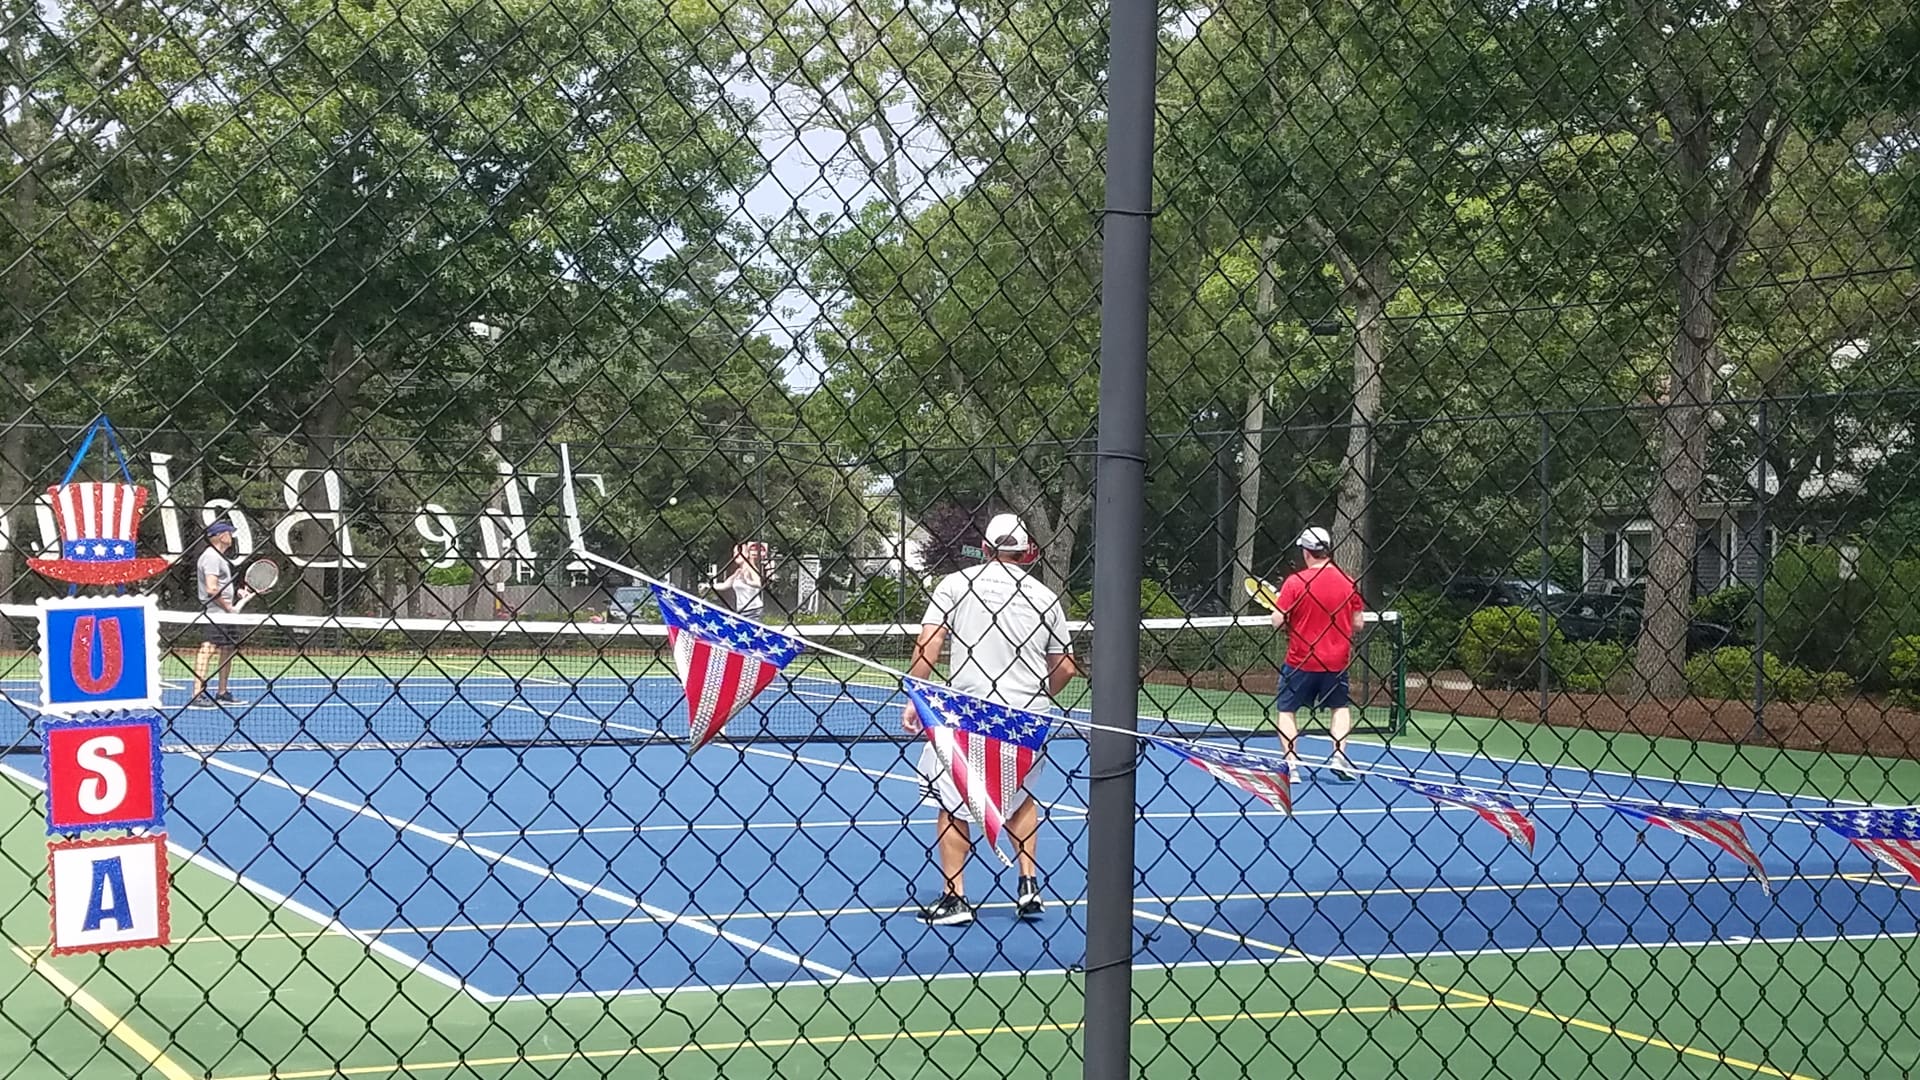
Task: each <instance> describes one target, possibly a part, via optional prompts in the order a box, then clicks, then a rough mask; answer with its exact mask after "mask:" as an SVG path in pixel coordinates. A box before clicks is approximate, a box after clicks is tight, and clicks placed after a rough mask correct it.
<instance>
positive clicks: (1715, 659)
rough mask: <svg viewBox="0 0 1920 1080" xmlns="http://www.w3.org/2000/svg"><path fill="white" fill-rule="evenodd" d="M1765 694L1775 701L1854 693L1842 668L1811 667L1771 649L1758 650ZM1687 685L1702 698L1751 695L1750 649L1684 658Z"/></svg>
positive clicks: (1734, 698)
mask: <svg viewBox="0 0 1920 1080" xmlns="http://www.w3.org/2000/svg"><path fill="white" fill-rule="evenodd" d="M1761 668H1762V671H1763V672H1764V674H1765V681H1766V689H1767V696H1768V697H1769V698H1771V699H1772V700H1775V701H1789V702H1807V701H1817V700H1821V699H1826V700H1829V701H1840V700H1843V699H1845V698H1846V697H1848V696H1849V695H1851V694H1852V693H1853V680H1852V679H1851V678H1849V677H1848V676H1847V674H1846V672H1843V671H1813V670H1810V669H1808V668H1805V667H1801V666H1800V665H1798V664H1789V663H1787V662H1786V661H1784V660H1782V659H1780V658H1779V657H1778V656H1775V655H1774V654H1773V653H1770V652H1769V653H1763V654H1761ZM1686 674H1687V689H1688V690H1690V691H1692V692H1693V693H1694V694H1695V695H1697V696H1699V697H1703V698H1721V699H1724V700H1729V701H1738V700H1746V699H1750V698H1752V697H1753V650H1751V649H1744V648H1726V649H1715V650H1713V651H1712V652H1707V653H1701V654H1700V655H1698V656H1695V657H1694V658H1693V659H1691V660H1688V661H1687V667H1686Z"/></svg>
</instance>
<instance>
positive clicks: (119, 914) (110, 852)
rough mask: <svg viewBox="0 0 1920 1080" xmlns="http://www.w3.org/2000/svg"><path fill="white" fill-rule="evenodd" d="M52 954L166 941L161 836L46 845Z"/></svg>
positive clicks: (164, 865) (164, 851)
mask: <svg viewBox="0 0 1920 1080" xmlns="http://www.w3.org/2000/svg"><path fill="white" fill-rule="evenodd" d="M47 877H48V880H49V882H50V891H51V892H52V893H53V945H52V948H50V949H49V950H48V951H49V952H50V953H52V954H53V955H55V956H62V955H65V954H68V953H86V952H106V951H108V950H110V949H132V948H138V947H140V946H145V945H165V944H167V838H166V836H165V835H163V834H158V833H156V834H155V835H152V836H138V837H126V838H122V839H113V840H69V841H66V842H64V843H52V844H48V845H47Z"/></svg>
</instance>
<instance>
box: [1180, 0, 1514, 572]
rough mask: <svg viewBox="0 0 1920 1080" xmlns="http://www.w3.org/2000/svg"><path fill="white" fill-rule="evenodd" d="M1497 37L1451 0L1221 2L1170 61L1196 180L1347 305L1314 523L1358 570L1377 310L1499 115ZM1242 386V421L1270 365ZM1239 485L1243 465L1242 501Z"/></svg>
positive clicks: (1243, 554) (1270, 247)
mask: <svg viewBox="0 0 1920 1080" xmlns="http://www.w3.org/2000/svg"><path fill="white" fill-rule="evenodd" d="M1501 29H1502V24H1501V23H1500V22H1498V21H1497V20H1496V19H1494V18H1493V17H1490V16H1488V15H1487V14H1485V13H1484V12H1483V11H1482V10H1481V9H1480V8H1479V7H1478V6H1477V5H1471V4H1465V3H1459V4H1454V3H1444V4H1434V3H1429V2H1425V0H1422V2H1418V3H1414V2H1409V3H1396V4H1392V5H1388V6H1387V7H1386V8H1382V6H1381V5H1378V4H1364V5H1363V4H1345V3H1305V2H1285V3H1280V4H1277V5H1275V4H1265V3H1261V4H1238V3H1233V4H1228V5H1225V6H1215V7H1213V8H1210V9H1209V12H1208V17H1207V18H1206V20H1205V21H1204V22H1203V23H1202V24H1201V25H1200V28H1199V30H1198V32H1197V33H1196V34H1195V36H1194V38H1193V41H1192V42H1191V43H1190V44H1189V45H1188V46H1187V47H1185V48H1182V49H1181V50H1180V52H1179V54H1178V56H1177V58H1176V66H1177V68H1178V69H1179V72H1180V77H1179V78H1178V79H1176V80H1173V81H1172V86H1173V88H1174V90H1173V93H1172V94H1171V95H1169V96H1170V98H1171V100H1170V101H1169V103H1168V106H1167V108H1168V110H1169V111H1170V113H1171V114H1172V120H1171V122H1170V124H1169V129H1170V133H1171V135H1172V138H1173V139H1174V140H1175V143H1176V145H1181V146H1186V147H1190V148H1191V149H1190V151H1189V152H1191V153H1194V154H1197V155H1204V156H1208V157H1211V158H1213V159H1215V161H1214V164H1213V167H1212V169H1211V170H1210V174H1211V175H1215V176H1220V177H1222V178H1224V179H1226V180H1227V182H1228V183H1229V184H1231V185H1232V187H1233V189H1235V193H1234V195H1233V196H1231V197H1230V198H1229V200H1228V206H1229V209H1228V211H1227V212H1228V213H1229V214H1230V215H1232V216H1234V217H1235V218H1237V221H1238V224H1239V226H1240V228H1241V230H1242V235H1247V236H1252V237H1255V238H1257V239H1255V240H1254V241H1253V242H1254V243H1255V245H1256V246H1257V247H1258V248H1259V249H1260V251H1261V252H1262V253H1263V254H1262V262H1263V264H1265V263H1267V262H1269V261H1270V256H1274V255H1277V254H1278V252H1279V246H1278V244H1277V243H1276V240H1277V239H1278V238H1288V239H1291V240H1292V241H1293V242H1294V243H1296V244H1299V245H1302V246H1303V249H1304V251H1306V252H1309V253H1310V255H1309V257H1310V258H1311V259H1312V260H1313V263H1314V264H1315V265H1318V266H1325V267H1326V268H1327V269H1328V271H1329V272H1330V273H1331V275H1332V277H1333V280H1334V281H1335V282H1336V283H1337V285H1338V289H1339V294H1340V298H1341V301H1342V303H1343V305H1344V306H1345V307H1346V308H1347V310H1348V311H1349V312H1350V314H1348V315H1347V316H1345V318H1344V319H1343V321H1345V322H1346V323H1347V324H1348V325H1349V326H1350V328H1351V333H1352V335H1353V336H1352V346H1351V356H1350V364H1351V366H1350V369H1349V371H1348V393H1347V395H1346V405H1347V408H1346V414H1347V415H1346V419H1345V422H1344V423H1343V424H1342V425H1341V427H1342V428H1343V429H1344V430H1343V433H1342V435H1343V437H1342V439H1341V442H1342V444H1343V447H1344V448H1343V450H1342V453H1341V460H1340V466H1339V481H1338V491H1339V494H1338V507H1337V510H1336V513H1335V515H1334V520H1333V521H1332V522H1331V524H1332V525H1333V533H1334V537H1335V557H1336V560H1337V561H1339V562H1340V563H1341V564H1342V565H1343V566H1346V567H1347V568H1348V569H1349V570H1350V571H1351V572H1353V573H1355V574H1356V576H1359V577H1361V578H1362V579H1364V578H1365V576H1366V573H1367V565H1368V562H1369V560H1370V556H1371V551H1372V548H1371V545H1372V544H1373V543H1374V541H1375V540H1376V538H1374V537H1372V535H1371V534H1372V529H1373V506H1374V502H1375V482H1376V468H1377V460H1376V459H1377V453H1378V438H1379V429H1380V424H1381V423H1382V421H1383V420H1384V419H1385V414H1384V411H1383V404H1384V402H1385V401H1386V400H1387V396H1386V395H1387V390H1388V387H1389V385H1390V381H1391V380H1390V379H1389V378H1388V370H1387V365H1388V359H1389V353H1388V349H1389V343H1388V339H1387V326H1388V322H1387V316H1388V307H1389V305H1390V304H1391V303H1392V302H1393V300H1394V298H1395V296H1397V295H1398V294H1399V291H1400V289H1401V288H1402V286H1403V284H1404V268H1403V267H1402V266H1401V265H1400V264H1401V263H1403V262H1404V261H1405V260H1407V259H1409V258H1411V257H1412V256H1413V255H1414V254H1415V252H1417V251H1418V249H1419V240H1420V237H1421V235H1422V232H1423V230H1424V229H1425V228H1427V227H1428V224H1429V223H1430V219H1431V218H1432V217H1433V215H1435V214H1436V213H1443V212H1444V210H1445V206H1446V202H1447V200H1448V198H1449V197H1451V196H1453V195H1455V194H1456V193H1458V192H1460V191H1462V190H1468V189H1471V188H1472V187H1473V185H1474V183H1475V179H1474V176H1475V172H1476V169H1477V168H1478V165H1477V164H1476V161H1477V160H1478V159H1480V158H1482V157H1484V153H1483V150H1484V142H1485V134H1484V133H1485V132H1486V131H1488V130H1493V131H1496V132H1497V131H1498V130H1500V128H1501V125H1502V124H1503V123H1505V122H1507V120H1508V116H1507V111H1506V110H1505V108H1504V107H1503V103H1502V101H1501V99H1500V97H1499V91H1500V90H1501V88H1502V83H1501V81H1500V80H1499V79H1496V78H1493V77H1491V76H1490V74H1489V71H1488V65H1486V64H1485V63H1484V62H1483V61H1482V59H1481V52H1482V51H1483V50H1487V49H1491V48H1493V47H1495V46H1496V44H1497V40H1498V35H1499V33H1500V31H1501ZM1236 210H1237V213H1236V212H1235V211H1236ZM1272 273H1273V271H1272V270H1271V269H1270V268H1265V267H1264V266H1263V269H1262V270H1261V272H1260V274H1259V275H1258V281H1259V284H1258V286H1257V287H1256V288H1255V290H1254V297H1253V300H1254V304H1253V307H1254V311H1253V323H1254V326H1255V327H1256V338H1255V346H1254V349H1253V350H1252V353H1251V356H1250V359H1251V360H1252V361H1253V362H1254V363H1256V364H1258V365H1259V366H1260V367H1262V368H1264V367H1265V363H1264V357H1266V356H1267V355H1269V351H1270V339H1269V338H1268V337H1267V336H1266V335H1267V334H1268V333H1270V330H1271V323H1272V319H1273V318H1274V313H1275V305H1274V303H1273V300H1272V298H1271V295H1270V291H1269V290H1270V285H1269V280H1270V276H1271V274H1272ZM1316 314H1319V315H1324V314H1325V312H1324V311H1323V312H1319V313H1316ZM1254 378H1255V382H1254V384H1253V385H1252V386H1250V387H1249V389H1248V390H1247V392H1246V393H1247V398H1246V400H1247V403H1248V404H1247V407H1246V409H1245V411H1244V414H1243V415H1245V416H1247V417H1250V418H1251V417H1254V416H1255V415H1256V414H1259V413H1263V412H1264V408H1263V406H1264V395H1265V393H1266V392H1267V391H1266V387H1265V386H1264V385H1262V382H1263V381H1265V380H1272V381H1273V385H1279V384H1283V383H1285V382H1286V381H1287V380H1286V377H1285V373H1284V372H1277V371H1266V370H1257V371H1255V372H1254ZM1295 389H1299V387H1296V388H1295ZM1249 426H1250V427H1252V428H1256V429H1257V428H1258V427H1259V426H1260V425H1259V424H1251V425H1249ZM1243 444H1244V445H1243V450H1242V454H1243V465H1249V464H1250V465H1251V466H1252V468H1253V469H1254V470H1256V471H1257V467H1258V457H1259V453H1258V449H1257V447H1254V446H1253V445H1252V440H1250V439H1245V440H1243ZM1256 483H1257V477H1256V476H1252V475H1247V474H1244V473H1243V480H1242V492H1243V498H1245V496H1247V495H1251V494H1254V492H1253V491H1252V490H1251V487H1252V485H1254V484H1256ZM1250 509H1251V508H1250V507H1249V510H1250ZM1244 512H1247V511H1243V513H1244ZM1251 532H1252V530H1251V528H1249V527H1248V525H1247V524H1245V523H1244V522H1243V524H1242V525H1241V526H1240V528H1239V529H1238V530H1237V542H1236V550H1237V551H1238V552H1239V554H1238V556H1237V558H1236V563H1237V565H1239V566H1244V565H1246V564H1247V563H1248V562H1249V561H1250V557H1251V556H1250V552H1249V551H1248V547H1249V544H1250V537H1251Z"/></svg>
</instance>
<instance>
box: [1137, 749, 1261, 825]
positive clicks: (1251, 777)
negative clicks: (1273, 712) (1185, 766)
mask: <svg viewBox="0 0 1920 1080" xmlns="http://www.w3.org/2000/svg"><path fill="white" fill-rule="evenodd" d="M1144 738H1145V740H1146V741H1147V742H1149V743H1152V744H1153V745H1155V746H1158V747H1160V748H1161V749H1162V750H1166V751H1167V752H1169V753H1173V754H1178V755H1179V756H1181V757H1182V758H1185V759H1186V760H1187V761H1188V762H1189V763H1191V764H1192V765H1194V766H1195V767H1197V768H1200V769H1204V770H1206V771H1207V772H1208V773H1209V774H1211V775H1212V776H1213V778H1214V779H1216V780H1219V781H1220V782H1221V783H1223V784H1231V785H1233V786H1234V787H1237V788H1239V789H1240V790H1241V791H1244V792H1246V793H1247V794H1249V795H1252V796H1254V797H1255V798H1257V799H1259V800H1260V801H1261V802H1264V803H1266V804H1267V805H1268V806H1271V807H1273V808H1274V809H1276V810H1279V811H1280V812H1282V813H1284V814H1288V815H1291V814H1292V813H1293V787H1292V784H1293V777H1292V774H1291V773H1289V772H1288V771H1287V765H1286V762H1285V761H1282V760H1280V759H1279V758H1278V757H1269V756H1267V755H1265V754H1257V753H1248V752H1246V751H1244V750H1229V749H1227V748H1225V747H1221V746H1208V745H1205V744H1202V743H1190V742H1183V741H1180V740H1176V739H1160V738H1155V737H1153V736H1151V735H1149V736H1144Z"/></svg>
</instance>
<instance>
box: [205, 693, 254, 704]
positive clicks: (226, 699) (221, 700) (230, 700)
mask: <svg viewBox="0 0 1920 1080" xmlns="http://www.w3.org/2000/svg"><path fill="white" fill-rule="evenodd" d="M213 700H214V701H215V702H216V703H217V704H221V705H245V704H246V702H245V701H242V700H241V699H239V698H237V697H234V696H233V695H232V694H215V695H214V698H213Z"/></svg>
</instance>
